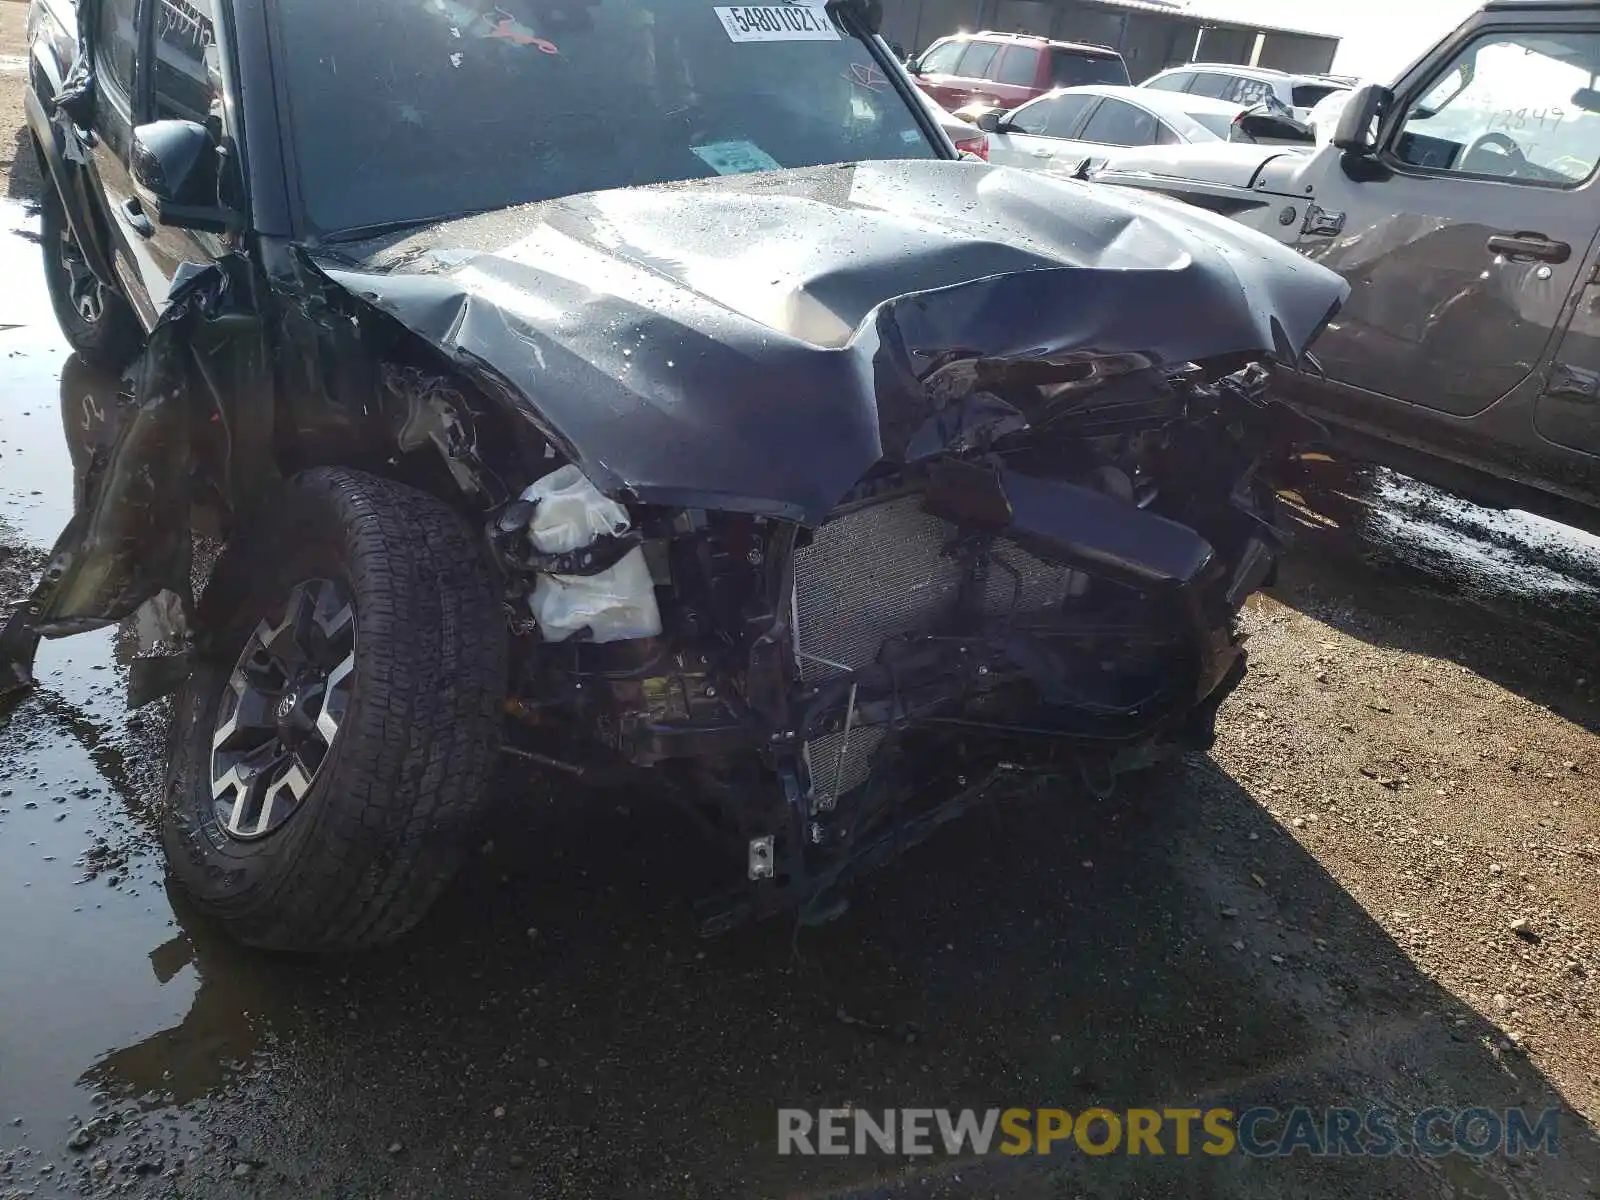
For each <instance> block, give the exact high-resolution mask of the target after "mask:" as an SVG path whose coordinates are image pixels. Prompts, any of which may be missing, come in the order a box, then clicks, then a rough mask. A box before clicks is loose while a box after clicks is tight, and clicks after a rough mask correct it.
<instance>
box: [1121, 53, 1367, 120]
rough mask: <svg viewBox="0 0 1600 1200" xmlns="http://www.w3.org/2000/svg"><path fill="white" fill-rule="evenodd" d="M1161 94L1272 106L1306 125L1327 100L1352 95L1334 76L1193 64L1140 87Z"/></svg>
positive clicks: (1341, 79)
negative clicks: (1331, 96)
mask: <svg viewBox="0 0 1600 1200" xmlns="http://www.w3.org/2000/svg"><path fill="white" fill-rule="evenodd" d="M1139 86H1140V87H1145V88H1152V89H1154V90H1156V91H1161V92H1183V93H1185V94H1187V95H1191V96H1210V97H1212V98H1214V99H1217V100H1228V101H1231V102H1232V103H1234V104H1240V105H1243V106H1244V107H1245V108H1253V107H1254V106H1255V105H1257V104H1270V105H1272V106H1273V107H1275V108H1281V109H1282V110H1283V111H1284V112H1286V113H1287V114H1288V115H1290V116H1292V117H1294V118H1295V119H1296V120H1300V121H1304V120H1306V118H1308V117H1309V116H1310V115H1311V110H1312V109H1313V108H1315V107H1316V106H1317V103H1318V102H1319V101H1321V100H1322V99H1323V98H1324V97H1327V96H1330V95H1332V94H1333V93H1334V92H1348V91H1349V90H1350V86H1351V85H1350V82H1349V81H1348V79H1346V78H1344V77H1342V76H1340V77H1335V76H1332V75H1291V74H1289V73H1287V72H1285V71H1273V70H1269V69H1267V68H1266V67H1241V66H1232V65H1229V64H1226V63H1189V64H1188V65H1187V66H1182V67H1169V68H1168V69H1167V70H1165V71H1162V72H1160V73H1158V74H1156V75H1152V76H1151V77H1150V78H1149V79H1146V80H1145V81H1144V82H1143V83H1141V84H1140V85H1139Z"/></svg>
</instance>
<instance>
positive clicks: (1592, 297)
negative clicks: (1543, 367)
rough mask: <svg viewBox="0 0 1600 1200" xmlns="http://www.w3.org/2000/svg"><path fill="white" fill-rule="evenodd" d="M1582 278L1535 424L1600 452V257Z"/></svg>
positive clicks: (1548, 434)
mask: <svg viewBox="0 0 1600 1200" xmlns="http://www.w3.org/2000/svg"><path fill="white" fill-rule="evenodd" d="M1596 257H1597V258H1600V256H1596ZM1584 280H1585V283H1584V284H1583V286H1582V287H1581V289H1580V290H1579V292H1578V296H1577V303H1576V304H1575V305H1574V306H1573V309H1572V319H1571V320H1570V321H1569V322H1568V324H1567V328H1566V332H1565V333H1564V334H1563V335H1562V337H1561V343H1560V345H1558V346H1557V347H1556V352H1555V356H1554V361H1553V362H1552V363H1551V364H1550V375H1549V378H1548V379H1547V380H1546V381H1545V386H1544V390H1543V392H1542V393H1541V394H1540V396H1539V399H1538V400H1537V401H1536V402H1535V404H1534V409H1533V423H1534V427H1535V428H1536V429H1538V431H1539V435H1540V436H1541V437H1545V438H1548V439H1549V440H1550V441H1552V442H1555V443H1557V444H1558V445H1562V446H1566V447H1567V448H1568V449H1571V450H1582V451H1584V452H1585V453H1588V454H1595V455H1600V282H1597V280H1600V261H1595V260H1593V259H1592V260H1591V262H1590V263H1589V264H1588V266H1587V269H1586V271H1585V274H1584Z"/></svg>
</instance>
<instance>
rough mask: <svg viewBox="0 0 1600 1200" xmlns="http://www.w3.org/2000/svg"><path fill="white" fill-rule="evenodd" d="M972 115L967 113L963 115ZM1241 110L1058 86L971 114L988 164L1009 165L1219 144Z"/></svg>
mask: <svg viewBox="0 0 1600 1200" xmlns="http://www.w3.org/2000/svg"><path fill="white" fill-rule="evenodd" d="M968 111H969V112H970V111H971V110H970V109H969V110H968ZM1245 111H1246V110H1245V109H1242V108H1240V107H1239V106H1238V105H1237V104H1225V103H1224V102H1222V101H1221V100H1208V99H1206V98H1205V97H1204V96H1182V95H1176V96H1175V95H1170V94H1168V93H1165V92H1149V91H1145V90H1143V89H1141V88H1132V87H1076V88H1062V89H1061V90H1059V91H1055V92H1051V93H1049V94H1048V95H1045V96H1041V97H1039V99H1037V100H1030V101H1029V102H1028V103H1027V104H1024V105H1022V106H1021V107H1020V108H1017V109H1013V110H1012V111H1011V112H1004V111H1002V110H1000V109H984V110H982V111H980V112H978V113H976V114H975V117H976V121H977V124H978V127H979V128H980V129H982V130H983V131H984V132H986V133H987V134H988V135H989V161H990V162H995V163H1004V164H1006V165H1008V166H1017V167H1038V166H1046V165H1052V166H1065V165H1072V166H1076V165H1077V164H1080V163H1082V162H1084V160H1086V159H1093V160H1096V161H1099V162H1105V161H1107V160H1108V159H1110V158H1112V157H1114V156H1115V154H1116V152H1117V150H1119V149H1120V148H1123V147H1128V146H1176V145H1187V144H1190V143H1193V142H1224V141H1227V140H1228V138H1229V135H1230V134H1231V133H1232V131H1233V127H1234V122H1235V121H1237V120H1238V118H1239V116H1240V115H1241V114H1242V113H1244V112H1245Z"/></svg>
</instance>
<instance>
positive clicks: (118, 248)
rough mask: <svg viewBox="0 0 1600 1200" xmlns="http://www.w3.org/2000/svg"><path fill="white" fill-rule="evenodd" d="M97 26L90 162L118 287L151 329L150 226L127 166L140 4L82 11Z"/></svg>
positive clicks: (108, 1)
mask: <svg viewBox="0 0 1600 1200" xmlns="http://www.w3.org/2000/svg"><path fill="white" fill-rule="evenodd" d="M79 14H80V17H81V18H82V19H84V20H93V21H95V22H97V24H96V26H95V39H94V49H95V61H94V71H95V88H94V128H95V134H96V136H95V137H94V139H93V140H92V143H91V149H90V162H91V164H92V166H93V170H94V174H95V178H96V179H97V180H98V181H99V185H100V192H101V194H102V195H103V196H104V198H105V206H106V219H107V223H108V224H109V225H110V227H111V246H110V248H111V254H112V264H111V265H112V267H113V268H114V269H115V271H116V273H117V281H118V282H119V283H120V284H121V285H122V291H123V294H124V295H126V296H127V298H128V300H129V302H130V303H131V304H132V305H133V308H134V311H135V312H136V313H138V315H139V320H140V321H141V322H142V323H143V324H144V326H145V328H146V329H148V328H149V327H150V326H151V325H153V324H154V323H155V319H156V309H155V305H154V304H153V303H152V301H151V298H150V282H151V281H150V280H148V279H146V277H145V275H144V273H143V271H142V270H141V269H140V251H141V249H142V246H143V242H144V234H143V229H144V228H145V226H147V225H148V222H147V221H146V220H145V217H144V214H143V212H142V211H141V210H140V208H139V200H138V198H137V197H136V196H135V195H134V191H133V179H132V177H131V176H130V175H129V173H128V162H129V159H130V156H131V154H132V151H133V127H134V125H135V124H136V123H137V116H136V114H138V113H139V111H140V105H139V104H138V99H137V97H138V93H137V91H136V90H135V87H134V80H135V65H136V63H137V61H138V60H139V59H140V58H142V57H143V56H142V55H141V54H140V53H139V46H140V43H141V41H142V38H141V36H140V32H141V26H140V20H139V19H140V16H141V15H142V14H141V13H140V6H139V0H100V3H98V4H93V5H86V6H83V7H81V8H80V9H79Z"/></svg>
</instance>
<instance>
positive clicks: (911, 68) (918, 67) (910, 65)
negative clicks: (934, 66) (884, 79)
mask: <svg viewBox="0 0 1600 1200" xmlns="http://www.w3.org/2000/svg"><path fill="white" fill-rule="evenodd" d="M906 74H908V75H921V74H922V60H921V59H920V58H917V57H915V56H913V57H911V58H908V59H906Z"/></svg>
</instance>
